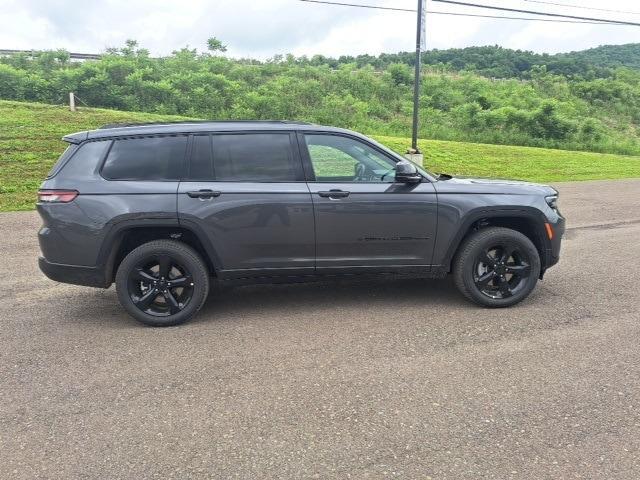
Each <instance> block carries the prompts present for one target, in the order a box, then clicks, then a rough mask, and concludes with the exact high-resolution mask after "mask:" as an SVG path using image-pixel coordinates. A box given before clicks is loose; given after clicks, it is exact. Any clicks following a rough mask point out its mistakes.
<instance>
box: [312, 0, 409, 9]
mask: <svg viewBox="0 0 640 480" xmlns="http://www.w3.org/2000/svg"><path fill="white" fill-rule="evenodd" d="M300 1H301V2H309V3H324V4H326V5H340V6H342V7H360V8H373V9H376V10H394V11H396V12H415V11H416V10H413V9H410V8H395V7H381V6H379V5H362V4H359V3H342V2H325V1H322V0H300Z"/></svg>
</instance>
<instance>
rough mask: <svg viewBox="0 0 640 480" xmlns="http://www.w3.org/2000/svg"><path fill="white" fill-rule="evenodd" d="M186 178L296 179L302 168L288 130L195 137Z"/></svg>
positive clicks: (257, 180)
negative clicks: (294, 152) (283, 131)
mask: <svg viewBox="0 0 640 480" xmlns="http://www.w3.org/2000/svg"><path fill="white" fill-rule="evenodd" d="M190 163H191V165H190V171H189V178H190V179H191V180H211V181H220V182H295V181H298V180H299V179H301V177H302V170H301V166H300V165H299V162H298V160H297V159H296V158H294V156H293V155H292V152H291V141H290V135H289V133H246V134H234V135H230V134H215V135H211V136H195V137H194V141H193V148H192V152H191V162H190Z"/></svg>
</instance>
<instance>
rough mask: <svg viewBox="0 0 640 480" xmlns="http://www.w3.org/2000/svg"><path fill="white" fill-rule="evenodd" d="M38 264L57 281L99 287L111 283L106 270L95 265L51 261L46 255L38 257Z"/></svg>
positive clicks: (49, 276)
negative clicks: (105, 272)
mask: <svg viewBox="0 0 640 480" xmlns="http://www.w3.org/2000/svg"><path fill="white" fill-rule="evenodd" d="M38 266H39V267H40V270H41V271H42V273H44V274H45V275H46V276H47V277H48V278H50V279H51V280H55V281H56V282H62V283H71V284H73V285H83V286H85V287H98V288H108V287H109V285H110V284H109V283H107V281H106V279H105V274H104V271H103V270H102V269H98V268H95V267H82V266H78V265H62V264H60V263H51V262H48V261H47V260H46V259H45V258H44V257H39V258H38Z"/></svg>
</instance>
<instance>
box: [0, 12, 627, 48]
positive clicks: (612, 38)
mask: <svg viewBox="0 0 640 480" xmlns="http://www.w3.org/2000/svg"><path fill="white" fill-rule="evenodd" d="M336 1H343V2H345V1H346V2H347V3H361V4H373V5H381V6H392V7H399V8H415V7H416V3H417V0H336ZM464 1H468V2H471V3H484V4H491V5H499V6H503V7H513V8H522V9H528V10H538V11H540V10H544V11H548V12H556V13H566V14H571V15H578V16H587V17H602V18H618V19H624V20H627V21H637V22H639V23H640V1H638V0H609V1H607V2H602V1H601V0H555V2H556V3H565V4H574V5H580V6H582V7H595V8H607V9H615V10H622V11H635V12H638V14H631V13H613V12H603V11H597V10H584V9H577V8H566V7H557V6H553V5H549V4H542V3H538V2H533V1H531V0H464ZM547 1H554V0H547ZM427 8H428V10H431V11H449V12H468V13H477V14H490V15H491V14H494V15H519V14H509V13H501V12H495V11H494V12H492V11H489V10H480V9H477V8H469V7H460V6H454V5H447V4H443V3H435V2H432V1H429V2H428V7H427ZM521 16H524V15H523V14H522V15H521ZM427 19H428V20H427V45H428V48H449V47H466V46H470V45H495V44H498V45H502V46H504V47H508V48H519V49H527V50H534V51H537V52H549V53H555V52H563V51H571V50H581V49H584V48H589V47H595V46H598V45H605V44H621V43H630V42H640V27H632V26H602V25H574V24H570V23H545V22H526V21H507V20H490V19H481V18H465V17H454V16H445V15H435V14H427ZM210 36H216V37H218V38H219V39H221V40H222V41H223V42H224V43H225V44H227V45H228V48H229V50H228V52H227V55H229V56H233V57H254V58H261V59H264V58H268V57H271V56H273V55H275V54H285V53H293V54H296V55H302V54H306V55H314V54H318V53H319V54H323V55H330V56H339V55H343V54H359V53H370V54H378V53H381V52H398V51H409V50H413V49H414V48H415V14H412V13H405V12H390V11H382V10H370V9H362V8H350V7H341V6H328V5H317V4H311V3H303V2H300V1H299V0H179V1H176V0H93V1H92V0H89V1H87V0H83V1H80V0H0V48H15V49H30V48H35V49H53V48H66V49H67V50H70V51H76V52H84V53H99V52H102V51H103V50H104V49H105V48H106V47H110V46H121V45H122V44H123V43H124V41H125V40H126V39H127V38H134V39H136V40H138V41H139V42H140V44H141V45H142V46H144V47H146V48H148V49H149V50H150V51H151V53H152V54H153V55H161V54H167V53H170V52H171V51H172V50H175V49H177V48H181V47H183V46H187V45H189V46H190V47H192V48H198V49H199V50H205V49H206V40H207V38H208V37H210Z"/></svg>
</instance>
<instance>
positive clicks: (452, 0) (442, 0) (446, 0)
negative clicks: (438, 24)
mask: <svg viewBox="0 0 640 480" xmlns="http://www.w3.org/2000/svg"><path fill="white" fill-rule="evenodd" d="M432 1H434V2H439V3H449V4H452V5H462V6H465V7H476V8H486V9H489V10H500V11H503V12H517V13H529V14H531V15H543V16H545V17H559V18H571V19H573V20H588V21H591V22H598V23H611V24H618V25H633V26H634V27H640V23H635V22H626V21H624V20H611V19H608V18H593V17H578V16H576V15H563V14H560V13H548V12H537V11H534V10H522V9H519V8H506V7H495V6H493V5H482V4H479V3H467V2H459V1H456V0H432Z"/></svg>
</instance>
